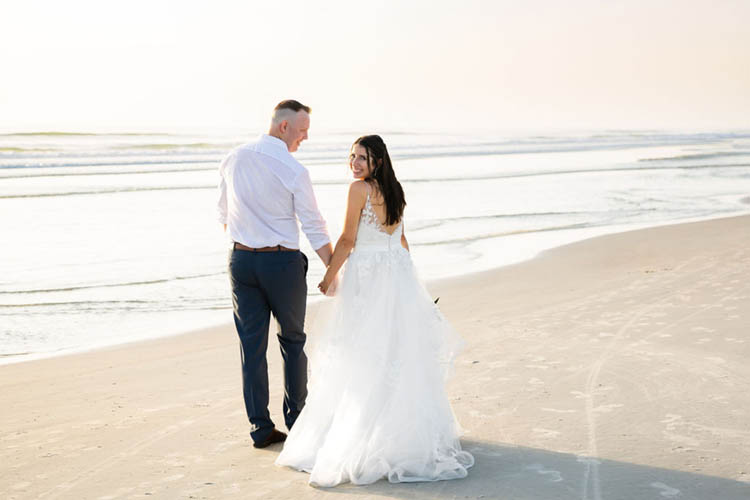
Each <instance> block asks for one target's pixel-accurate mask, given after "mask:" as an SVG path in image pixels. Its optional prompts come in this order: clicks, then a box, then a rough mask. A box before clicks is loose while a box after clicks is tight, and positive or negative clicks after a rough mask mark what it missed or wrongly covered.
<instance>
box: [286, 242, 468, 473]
mask: <svg viewBox="0 0 750 500" xmlns="http://www.w3.org/2000/svg"><path fill="white" fill-rule="evenodd" d="M321 309H322V310H321V311H320V312H319V314H318V317H317V318H316V321H314V322H315V323H316V325H315V326H316V327H315V328H312V329H310V332H311V333H310V335H308V346H307V347H306V350H308V356H309V358H310V368H311V373H310V379H309V387H308V389H309V394H308V397H307V402H306V405H305V408H304V409H303V410H302V413H301V414H300V416H299V418H298V419H297V421H296V423H295V424H294V427H293V428H292V430H291V431H290V433H289V436H288V438H287V440H286V442H285V443H284V449H283V451H282V452H281V454H280V455H279V457H278V459H277V460H276V464H278V465H283V466H289V467H293V468H295V469H297V470H301V471H306V472H309V473H310V484H312V485H315V486H324V487H328V486H335V485H337V484H340V483H342V482H347V481H349V482H352V483H354V484H369V483H373V482H375V481H377V480H379V479H381V478H387V479H388V480H389V481H391V482H407V481H437V480H443V479H456V478H463V477H466V475H467V469H468V468H469V467H471V466H472V465H473V464H474V458H473V457H472V455H471V454H469V453H468V452H465V451H462V449H461V444H460V442H459V436H460V434H461V429H460V426H459V425H458V422H457V421H456V418H455V416H454V414H453V411H452V409H451V407H450V404H449V402H448V398H447V396H446V394H445V379H446V377H447V376H448V373H449V370H450V368H451V365H452V361H453V358H454V357H455V355H456V353H457V352H458V350H459V349H460V347H461V345H462V341H461V339H460V337H459V336H458V334H457V333H456V332H455V331H454V330H453V329H452V328H451V326H450V325H449V324H448V323H447V321H446V320H445V318H444V317H443V316H442V314H441V313H440V311H439V310H438V308H437V306H436V305H435V304H434V303H433V300H432V298H431V297H430V296H429V294H428V293H427V291H426V290H425V288H424V287H423V285H422V284H421V282H420V281H419V279H418V277H417V275H416V272H415V270H414V267H413V265H412V261H411V258H410V255H409V253H408V252H407V251H406V250H404V249H402V248H398V249H396V250H391V251H360V250H355V251H354V252H353V253H352V254H351V256H350V257H349V260H348V261H347V263H346V266H345V268H344V270H343V272H342V276H341V281H340V284H339V286H338V290H337V292H336V297H335V298H334V299H333V300H332V301H330V303H329V304H326V305H324V307H323V308H321ZM325 310H327V311H325Z"/></svg>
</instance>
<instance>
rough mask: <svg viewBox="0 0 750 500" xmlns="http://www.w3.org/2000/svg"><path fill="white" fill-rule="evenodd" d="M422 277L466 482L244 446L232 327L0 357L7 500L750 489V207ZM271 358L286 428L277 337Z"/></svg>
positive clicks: (722, 492)
mask: <svg viewBox="0 0 750 500" xmlns="http://www.w3.org/2000/svg"><path fill="white" fill-rule="evenodd" d="M429 287H430V290H431V292H432V293H433V294H434V295H435V296H440V297H441V298H440V306H441V309H442V310H443V312H444V313H445V315H446V317H447V318H448V319H449V320H450V321H451V322H452V323H453V325H454V326H455V327H456V328H457V329H458V330H459V332H461V334H462V335H463V336H464V338H465V339H466V340H467V348H466V350H465V351H464V353H463V354H462V355H461V356H460V358H459V360H458V362H457V365H456V368H455V373H454V376H453V378H452V379H451V381H450V383H449V386H448V392H449V395H450V398H451V401H452V404H453V407H454V410H455V413H456V415H457V417H458V419H459V421H460V422H461V424H462V426H463V427H464V428H465V430H466V435H465V436H464V439H463V444H464V447H465V448H466V449H468V450H469V451H471V452H472V453H473V454H474V455H475V458H476V465H475V467H474V468H472V469H471V470H470V474H469V477H468V478H466V479H463V480H456V481H446V482H438V483H420V484H389V483H387V482H384V481H380V482H378V483H376V484H374V485H370V486H362V487H356V486H352V485H342V486H339V487H337V488H333V489H330V490H320V489H315V488H312V487H310V486H308V485H307V478H308V476H307V475H306V474H304V473H300V472H295V471H292V470H289V469H284V468H279V467H276V466H274V465H273V461H274V459H275V457H276V456H277V454H278V452H279V449H280V445H274V446H272V447H270V448H267V449H265V450H256V449H254V448H252V446H251V441H250V438H249V435H248V424H247V419H246V417H245V414H244V407H243V404H242V395H241V389H240V362H239V352H238V345H237V344H238V341H237V338H236V334H235V332H234V329H233V327H232V326H231V325H230V324H229V318H228V323H227V325H226V326H223V327H219V328H213V329H209V330H203V331H199V332H192V333H189V334H185V335H180V336H176V337H170V338H164V339H159V340H154V341H147V342H140V343H135V344H129V345H125V346H120V347H117V348H111V349H105V350H98V351H93V352H88V353H83V354H75V355H69V356H64V357H59V358H52V359H46V360H38V361H29V362H25V363H19V364H14V365H7V366H0V388H1V392H0V407H1V408H2V413H1V414H0V464H1V465H0V471H1V474H0V498H7V499H21V498H24V499H25V498H44V499H52V498H65V499H84V498H85V499H89V498H90V499H110V498H165V499H181V498H211V499H214V498H217V499H219V498H220V499H224V498H243V499H246V498H264V499H266V498H269V499H270V498H279V499H281V498H290V499H291V498H293V499H302V498H338V499H348V498H356V499H362V500H364V499H368V498H378V499H381V498H415V499H433V498H486V499H540V500H541V499H545V500H546V499H569V498H570V499H584V500H585V499H593V500H598V499H669V498H675V499H717V500H718V499H722V500H724V499H748V498H750V216H742V217H733V218H726V219H719V220H713V221H707V222H697V223H689V224H680V225H673V226H665V227H660V228H654V229H645V230H638V231H632V232H627V233H621V234H617V235H609V236H603V237H599V238H594V239H591V240H587V241H583V242H579V243H575V244H572V245H568V246H565V247H561V248H557V249H554V250H551V251H548V252H546V253H544V254H542V255H541V256H539V257H537V258H535V259H533V260H531V261H527V262H524V263H521V264H517V265H514V266H509V267H505V268H500V269H497V270H493V271H489V272H484V273H479V274H473V275H467V276H463V277H461V278H457V279H451V280H444V281H440V282H436V283H431V284H430V286H429ZM311 314H314V311H312V312H311ZM312 334H314V332H311V335H312ZM269 364H270V368H269V370H270V382H271V392H272V401H271V411H272V416H273V418H274V419H275V421H276V422H277V424H279V425H281V422H282V421H283V420H282V418H281V417H280V413H281V392H282V383H281V366H280V355H279V352H278V346H277V343H276V342H275V339H272V342H271V344H270V346H269ZM393 438H394V439H398V436H394V437H393Z"/></svg>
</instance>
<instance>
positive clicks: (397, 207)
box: [352, 135, 406, 226]
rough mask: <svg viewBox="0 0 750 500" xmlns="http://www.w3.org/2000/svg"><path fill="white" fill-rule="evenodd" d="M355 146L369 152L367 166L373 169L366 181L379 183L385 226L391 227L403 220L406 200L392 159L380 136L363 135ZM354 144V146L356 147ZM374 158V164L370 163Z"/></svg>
mask: <svg viewBox="0 0 750 500" xmlns="http://www.w3.org/2000/svg"><path fill="white" fill-rule="evenodd" d="M354 144H359V145H360V146H362V147H364V148H365V149H366V150H367V165H368V166H370V167H371V168H372V172H370V176H369V177H368V178H367V179H365V180H366V181H367V182H369V183H373V182H374V183H377V188H378V190H379V191H380V193H381V194H382V195H383V201H384V202H385V225H386V226H390V225H393V224H395V223H397V222H398V221H400V220H401V217H402V216H403V215H404V207H405V206H406V199H405V198H404V190H403V188H401V183H400V182H398V179H396V173H395V172H394V171H393V165H392V164H391V157H390V156H389V155H388V149H387V148H386V147H385V143H384V142H383V139H381V138H380V136H379V135H363V136H362V137H360V138H359V139H357V140H356V141H354ZM354 144H352V146H354ZM370 158H372V162H370Z"/></svg>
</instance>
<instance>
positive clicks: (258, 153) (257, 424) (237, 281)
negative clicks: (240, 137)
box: [219, 100, 333, 448]
mask: <svg viewBox="0 0 750 500" xmlns="http://www.w3.org/2000/svg"><path fill="white" fill-rule="evenodd" d="M309 126H310V108H309V107H307V106H305V105H303V104H301V103H299V102H297V101H294V100H286V101H281V102H280V103H279V104H278V105H277V106H276V108H275V109H274V112H273V117H272V119H271V126H270V128H269V130H268V134H262V135H261V136H260V137H258V138H257V139H255V140H254V141H252V142H250V143H248V144H245V145H243V146H240V147H238V148H236V149H234V150H233V151H232V152H231V153H229V155H228V156H227V157H226V158H225V159H224V161H223V162H222V164H221V167H220V168H219V173H220V175H221V181H220V183H219V192H220V194H219V222H220V223H222V224H224V230H225V231H226V230H228V231H229V236H230V238H231V239H232V241H233V244H232V251H231V255H230V258H229V276H230V279H231V284H232V304H233V305H234V324H235V326H236V327H237V334H238V335H239V337H240V354H241V357H242V389H243V393H244V397H245V410H246V411H247V417H248V419H249V420H250V436H251V437H252V439H253V446H254V447H256V448H265V447H266V446H268V445H270V444H273V443H277V442H279V441H284V439H286V434H284V433H283V432H281V431H278V430H277V429H276V428H275V427H274V424H273V422H272V421H271V416H270V415H269V413H268V364H267V362H266V350H267V348H268V328H269V323H270V315H271V313H273V315H274V317H275V318H276V320H277V321H278V323H279V327H280V331H279V332H278V333H277V336H278V339H279V345H280V347H281V355H282V357H283V358H284V421H285V423H286V427H287V429H291V428H292V425H294V421H295V420H296V419H297V416H298V415H299V413H300V411H302V407H303V406H304V405H305V398H306V397H307V357H306V356H305V352H304V351H303V347H304V345H305V338H306V336H305V332H304V330H303V327H304V324H305V307H306V303H307V282H306V281H305V275H306V274H307V257H305V255H304V254H303V253H302V252H300V251H299V229H298V226H297V219H299V221H300V223H301V226H302V230H303V231H304V232H305V235H306V236H307V239H308V240H309V241H310V244H311V245H312V247H313V248H314V249H316V250H315V251H316V252H317V253H318V256H320V259H321V260H322V261H323V264H324V265H325V266H327V265H328V262H329V260H330V259H331V254H332V253H333V249H332V247H331V240H330V238H329V236H328V231H327V229H326V223H325V221H324V220H323V218H322V217H321V216H320V212H319V211H318V206H317V203H316V202H315V195H314V194H313V188H312V182H311V181H310V174H309V172H308V171H307V169H306V168H305V167H303V166H302V165H301V164H300V163H299V162H298V161H297V160H295V159H294V158H293V157H292V155H291V154H290V153H293V152H295V151H297V148H298V147H299V145H300V143H302V141H304V140H305V139H307V129H308V128H309Z"/></svg>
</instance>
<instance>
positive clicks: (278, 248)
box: [234, 241, 297, 252]
mask: <svg viewBox="0 0 750 500" xmlns="http://www.w3.org/2000/svg"><path fill="white" fill-rule="evenodd" d="M234 249H235V250H246V251H248V252H296V251H297V249H296V248H287V247H282V246H281V245H276V246H275V247H260V248H250V247H246V246H245V245H243V244H242V243H237V242H236V241H235V242H234Z"/></svg>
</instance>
